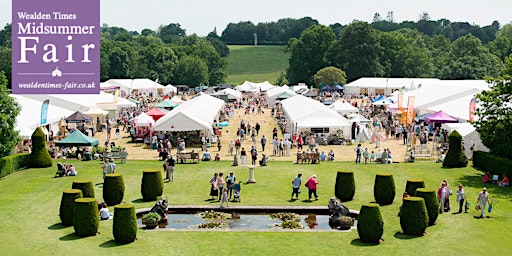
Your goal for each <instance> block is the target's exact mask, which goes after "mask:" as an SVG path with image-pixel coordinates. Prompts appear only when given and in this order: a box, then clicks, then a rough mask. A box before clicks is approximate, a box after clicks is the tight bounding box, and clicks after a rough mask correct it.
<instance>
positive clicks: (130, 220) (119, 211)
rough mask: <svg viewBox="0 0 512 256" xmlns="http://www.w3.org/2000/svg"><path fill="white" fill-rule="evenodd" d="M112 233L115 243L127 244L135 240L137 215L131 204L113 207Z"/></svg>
mask: <svg viewBox="0 0 512 256" xmlns="http://www.w3.org/2000/svg"><path fill="white" fill-rule="evenodd" d="M112 233H113V235H114V239H115V240H116V242H118V243H120V244H128V243H131V242H133V241H135V240H136V239H137V215H135V206H134V205H133V204H120V205H117V206H116V207H114V224H113V228H112Z"/></svg>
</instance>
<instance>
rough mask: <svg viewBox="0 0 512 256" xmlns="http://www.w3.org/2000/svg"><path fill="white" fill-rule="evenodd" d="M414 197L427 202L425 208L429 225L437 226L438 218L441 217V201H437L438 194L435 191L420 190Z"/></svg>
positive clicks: (417, 190)
mask: <svg viewBox="0 0 512 256" xmlns="http://www.w3.org/2000/svg"><path fill="white" fill-rule="evenodd" d="M414 196H417V197H421V198H423V200H425V207H427V213H428V225H429V226H432V225H435V224H436V220H437V217H438V216H439V201H438V200H437V193H436V191H435V190H433V189H427V188H418V189H416V194H415V195H414Z"/></svg>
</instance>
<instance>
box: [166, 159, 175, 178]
mask: <svg viewBox="0 0 512 256" xmlns="http://www.w3.org/2000/svg"><path fill="white" fill-rule="evenodd" d="M165 164H166V165H167V170H166V173H165V180H166V181H167V182H169V181H174V166H175V164H176V161H175V160H174V158H173V157H172V155H169V158H167V160H165ZM164 169H165V168H164Z"/></svg>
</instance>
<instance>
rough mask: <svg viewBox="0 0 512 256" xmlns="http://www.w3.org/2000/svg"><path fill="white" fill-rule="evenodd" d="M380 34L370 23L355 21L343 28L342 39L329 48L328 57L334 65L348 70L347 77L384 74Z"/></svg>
mask: <svg viewBox="0 0 512 256" xmlns="http://www.w3.org/2000/svg"><path fill="white" fill-rule="evenodd" d="M381 51H382V47H381V46H380V41H379V35H378V33H377V31H376V30H375V29H373V28H372V27H371V26H370V25H369V24H368V23H366V22H363V21H355V22H352V23H351V24H350V25H348V26H347V27H345V29H343V31H342V33H341V36H340V40H338V41H337V42H335V43H334V44H333V45H332V47H331V49H330V50H329V54H328V59H329V61H330V63H331V64H332V65H333V66H336V67H341V69H342V70H345V72H347V79H348V80H349V81H352V80H354V79H357V78H359V77H363V76H369V77H375V76H382V75H383V74H384V69H383V67H382V65H381V64H380V63H379V55H380V54H381Z"/></svg>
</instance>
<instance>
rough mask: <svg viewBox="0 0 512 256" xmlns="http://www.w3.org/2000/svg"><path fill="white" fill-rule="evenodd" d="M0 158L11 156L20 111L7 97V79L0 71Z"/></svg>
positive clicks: (14, 144) (12, 100) (15, 140)
mask: <svg viewBox="0 0 512 256" xmlns="http://www.w3.org/2000/svg"><path fill="white" fill-rule="evenodd" d="M0 106H2V107H1V108H0V134H2V136H0V158H2V157H4V156H8V155H9V154H11V152H12V150H13V149H14V147H15V146H16V144H17V143H18V140H19V137H18V131H16V130H15V124H16V117H17V116H18V114H19V113H20V111H21V107H20V106H18V104H17V103H16V100H15V99H14V98H13V97H11V96H9V91H8V89H7V79H6V78H5V74H4V73H3V72H1V71H0Z"/></svg>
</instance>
